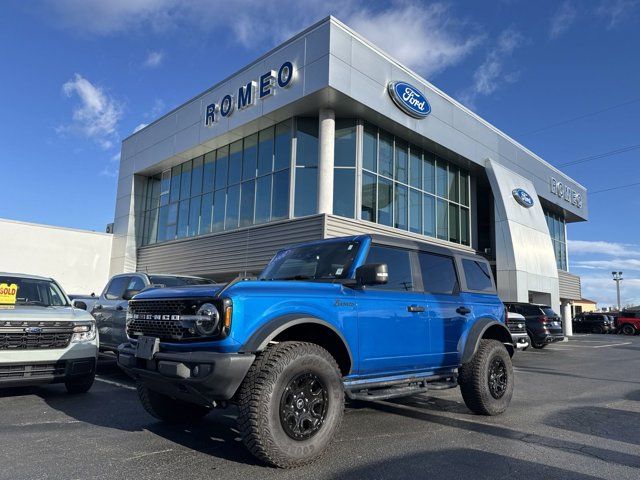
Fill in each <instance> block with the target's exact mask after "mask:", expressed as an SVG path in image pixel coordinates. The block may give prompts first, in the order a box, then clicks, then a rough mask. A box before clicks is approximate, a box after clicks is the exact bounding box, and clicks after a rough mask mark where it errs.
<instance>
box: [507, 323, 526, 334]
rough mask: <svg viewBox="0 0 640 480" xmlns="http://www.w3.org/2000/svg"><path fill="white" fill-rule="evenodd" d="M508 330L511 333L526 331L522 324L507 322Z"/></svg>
mask: <svg viewBox="0 0 640 480" xmlns="http://www.w3.org/2000/svg"><path fill="white" fill-rule="evenodd" d="M509 330H510V331H511V333H525V332H526V331H527V330H526V327H525V324H524V322H509Z"/></svg>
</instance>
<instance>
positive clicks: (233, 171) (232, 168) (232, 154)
mask: <svg viewBox="0 0 640 480" xmlns="http://www.w3.org/2000/svg"><path fill="white" fill-rule="evenodd" d="M241 177H242V140H238V141H237V142H233V143H232V144H231V145H230V146H229V185H233V184H235V183H239V182H240V178H241Z"/></svg>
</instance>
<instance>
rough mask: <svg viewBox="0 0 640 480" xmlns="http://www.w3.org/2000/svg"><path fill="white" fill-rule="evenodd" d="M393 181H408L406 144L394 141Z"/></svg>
mask: <svg viewBox="0 0 640 480" xmlns="http://www.w3.org/2000/svg"><path fill="white" fill-rule="evenodd" d="M394 178H395V180H397V181H399V182H402V183H407V181H408V179H409V152H408V150H407V144H406V143H404V142H401V141H399V140H396V169H395V177H394Z"/></svg>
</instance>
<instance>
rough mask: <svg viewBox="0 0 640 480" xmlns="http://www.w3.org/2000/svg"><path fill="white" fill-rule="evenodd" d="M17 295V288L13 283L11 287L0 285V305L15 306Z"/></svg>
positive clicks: (4, 284)
mask: <svg viewBox="0 0 640 480" xmlns="http://www.w3.org/2000/svg"><path fill="white" fill-rule="evenodd" d="M17 295H18V286H17V285H16V284H15V283H12V284H11V285H7V284H6V283H0V304H5V305H7V304H8V305H15V304H16V296H17Z"/></svg>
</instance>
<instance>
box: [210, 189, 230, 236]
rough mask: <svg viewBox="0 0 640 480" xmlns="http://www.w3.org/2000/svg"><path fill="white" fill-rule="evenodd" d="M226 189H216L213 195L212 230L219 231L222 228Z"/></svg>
mask: <svg viewBox="0 0 640 480" xmlns="http://www.w3.org/2000/svg"><path fill="white" fill-rule="evenodd" d="M226 200H227V190H226V189H222V190H218V191H216V193H215V194H214V196H213V223H212V225H211V231H212V232H220V231H222V230H223V229H224V212H225V210H226Z"/></svg>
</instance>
